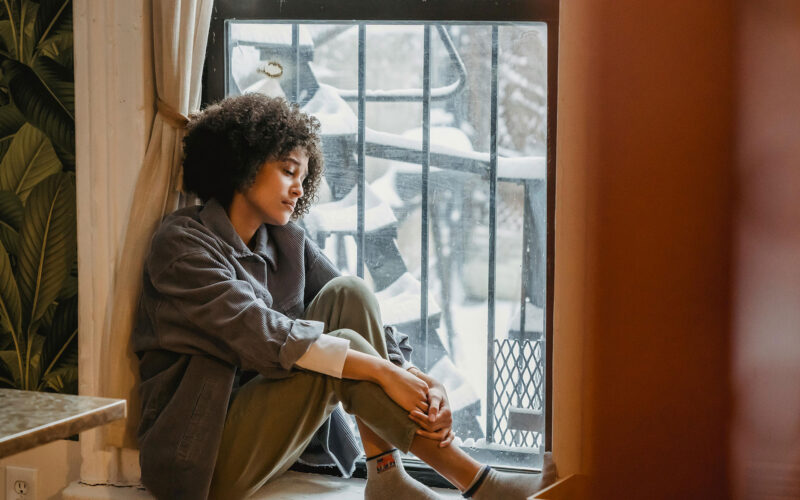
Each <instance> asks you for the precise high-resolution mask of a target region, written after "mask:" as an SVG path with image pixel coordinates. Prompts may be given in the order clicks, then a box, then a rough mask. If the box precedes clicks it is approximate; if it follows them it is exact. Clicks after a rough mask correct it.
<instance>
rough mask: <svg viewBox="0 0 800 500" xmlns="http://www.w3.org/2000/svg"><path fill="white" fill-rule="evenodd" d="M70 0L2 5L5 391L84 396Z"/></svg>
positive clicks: (1, 375)
mask: <svg viewBox="0 0 800 500" xmlns="http://www.w3.org/2000/svg"><path fill="white" fill-rule="evenodd" d="M74 88H75V86H74V76H73V37H72V1H71V0H0V387H13V388H18V389H26V390H38V391H56V392H71V393H75V392H77V382H78V270H77V267H78V266H77V242H76V214H75V90H74Z"/></svg>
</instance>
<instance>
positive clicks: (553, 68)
mask: <svg viewBox="0 0 800 500" xmlns="http://www.w3.org/2000/svg"><path fill="white" fill-rule="evenodd" d="M553 8H554V9H555V12H554V13H553V18H552V20H551V21H548V22H547V175H546V177H547V211H546V212H547V217H546V219H547V244H546V245H547V261H546V262H545V264H546V265H547V267H546V272H547V287H546V289H545V290H546V297H545V311H544V312H545V344H544V346H545V365H544V369H543V370H542V372H543V373H544V374H545V400H546V402H545V414H544V429H545V431H544V449H545V451H550V450H552V449H553V369H552V367H553V272H554V271H553V270H554V268H555V236H554V235H555V208H556V202H555V196H556V116H557V115H558V112H557V109H558V85H557V83H558V16H559V13H558V9H559V5H558V2H555V3H554V4H553Z"/></svg>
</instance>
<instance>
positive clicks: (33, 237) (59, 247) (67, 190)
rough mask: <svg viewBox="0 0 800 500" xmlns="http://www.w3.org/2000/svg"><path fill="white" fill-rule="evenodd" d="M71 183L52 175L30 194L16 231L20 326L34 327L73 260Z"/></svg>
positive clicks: (63, 176)
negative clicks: (18, 228)
mask: <svg viewBox="0 0 800 500" xmlns="http://www.w3.org/2000/svg"><path fill="white" fill-rule="evenodd" d="M76 246H77V245H76V227H75V179H74V175H73V174H72V173H68V172H62V173H59V174H56V175H52V176H50V177H48V178H47V179H45V180H43V181H42V182H41V183H39V184H38V185H37V186H36V187H35V188H33V190H32V191H31V194H30V197H29V198H28V203H27V204H26V206H25V216H24V218H23V221H22V228H21V230H20V244H19V256H18V264H17V284H18V286H19V291H20V298H21V299H22V310H23V315H22V318H23V319H22V325H23V328H27V327H29V326H30V325H35V324H36V322H37V320H38V319H39V318H41V317H42V315H43V314H44V313H45V312H46V311H47V309H48V307H49V306H50V304H52V302H53V301H54V300H55V299H56V297H57V296H58V294H59V292H60V291H61V289H62V287H63V285H64V281H65V279H66V278H67V275H68V273H69V271H70V268H71V266H72V263H73V261H74V259H75V252H76V250H77V248H76Z"/></svg>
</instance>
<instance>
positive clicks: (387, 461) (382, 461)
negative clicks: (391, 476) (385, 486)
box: [375, 455, 397, 474]
mask: <svg viewBox="0 0 800 500" xmlns="http://www.w3.org/2000/svg"><path fill="white" fill-rule="evenodd" d="M375 465H376V467H377V469H378V474H380V473H381V472H386V471H387V470H389V469H392V468H394V467H397V464H396V463H395V461H394V457H393V456H392V455H386V456H384V457H380V458H378V459H377V463H376V464H375Z"/></svg>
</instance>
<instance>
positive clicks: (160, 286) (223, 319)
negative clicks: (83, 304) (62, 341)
mask: <svg viewBox="0 0 800 500" xmlns="http://www.w3.org/2000/svg"><path fill="white" fill-rule="evenodd" d="M149 267H150V269H149V271H150V276H151V281H152V285H153V287H154V288H155V289H156V290H157V291H158V292H159V293H160V294H161V296H162V297H163V298H164V299H165V301H166V304H164V305H162V306H161V308H164V307H168V308H170V310H167V311H162V312H161V314H159V318H160V321H167V322H169V321H170V318H172V320H173V321H174V323H175V324H174V325H172V326H177V327H179V326H181V325H185V324H186V323H187V322H188V323H189V324H191V325H192V326H193V327H194V330H195V333H197V334H199V335H192V336H187V335H183V334H182V330H181V329H180V328H164V329H162V331H163V332H164V334H163V335H161V336H160V339H159V340H160V343H161V347H162V348H164V349H168V350H174V351H177V352H182V351H186V350H187V349H189V350H191V349H192V348H197V349H200V350H201V351H206V352H209V353H211V354H215V355H217V356H219V357H221V358H222V359H226V360H227V361H229V362H231V363H234V364H236V365H238V366H241V367H242V368H243V369H245V370H254V371H258V372H262V373H263V372H266V371H269V370H270V369H274V368H277V367H278V366H280V367H281V368H283V369H284V370H289V369H291V367H292V366H293V365H294V364H295V363H296V362H297V360H298V359H299V358H300V357H301V356H302V355H303V354H304V353H305V352H306V351H307V350H308V348H309V346H310V345H311V344H313V343H314V342H315V341H316V340H317V338H319V336H320V335H321V334H322V332H323V329H324V325H323V324H322V323H319V322H312V321H307V320H292V319H290V318H289V317H287V316H285V315H283V314H281V313H279V312H277V311H275V310H273V309H271V308H270V307H268V306H267V304H266V303H265V302H264V300H263V298H261V297H258V296H257V295H256V293H255V291H254V289H253V287H252V286H251V285H250V284H249V283H248V282H247V281H244V280H240V279H237V278H236V276H235V273H234V271H233V269H231V268H229V267H228V266H227V265H226V264H225V262H224V260H222V259H218V258H215V257H214V255H213V253H212V252H209V251H197V252H193V253H190V254H187V255H183V256H181V257H180V258H177V259H175V260H174V261H172V262H170V263H169V264H167V265H162V264H161V263H160V262H150V263H149Z"/></svg>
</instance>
